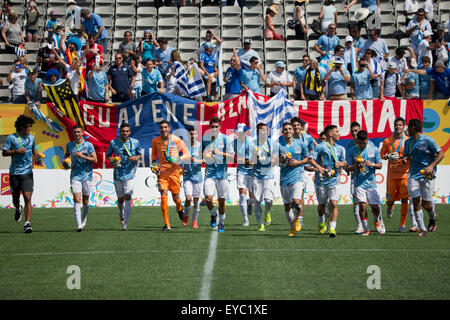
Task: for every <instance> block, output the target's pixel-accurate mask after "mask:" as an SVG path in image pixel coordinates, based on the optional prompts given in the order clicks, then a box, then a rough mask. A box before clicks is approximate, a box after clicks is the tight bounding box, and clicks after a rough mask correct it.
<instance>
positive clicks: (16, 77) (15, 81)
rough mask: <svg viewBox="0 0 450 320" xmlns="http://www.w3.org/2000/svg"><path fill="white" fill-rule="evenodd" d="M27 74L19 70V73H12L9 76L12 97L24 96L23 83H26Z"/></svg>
mask: <svg viewBox="0 0 450 320" xmlns="http://www.w3.org/2000/svg"><path fill="white" fill-rule="evenodd" d="M27 78H28V76H27V73H26V71H25V69H22V70H20V72H16V71H14V72H12V74H11V80H12V83H11V86H12V90H11V93H12V94H13V96H22V95H24V94H25V82H26V81H27Z"/></svg>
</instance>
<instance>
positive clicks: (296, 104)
mask: <svg viewBox="0 0 450 320" xmlns="http://www.w3.org/2000/svg"><path fill="white" fill-rule="evenodd" d="M294 108H298V109H300V108H302V110H308V101H294Z"/></svg>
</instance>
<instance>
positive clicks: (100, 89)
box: [87, 58, 109, 103]
mask: <svg viewBox="0 0 450 320" xmlns="http://www.w3.org/2000/svg"><path fill="white" fill-rule="evenodd" d="M102 66H103V59H102V58H100V59H99V62H98V63H96V64H95V65H94V66H93V68H92V70H90V71H89V72H88V74H87V88H88V97H87V100H88V101H92V102H99V103H105V102H106V101H108V100H109V94H108V89H109V86H108V76H107V75H106V72H105V71H103V70H102Z"/></svg>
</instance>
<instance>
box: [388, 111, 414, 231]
mask: <svg viewBox="0 0 450 320" xmlns="http://www.w3.org/2000/svg"><path fill="white" fill-rule="evenodd" d="M405 124H406V123H405V119H403V118H401V117H399V118H396V119H395V120H394V134H393V135H392V137H389V138H386V139H385V140H384V142H383V146H382V147H381V150H380V156H381V158H382V159H385V160H388V171H387V179H386V180H387V183H386V203H387V207H388V210H387V217H388V218H391V217H392V214H393V212H394V202H395V201H398V200H401V203H402V206H401V209H400V214H401V217H400V228H399V231H400V232H405V231H406V227H405V224H406V218H407V216H408V208H409V204H408V199H409V195H408V170H409V163H408V162H404V161H403V160H402V157H403V148H404V144H405V141H406V139H408V136H407V135H406V133H405ZM413 223H414V221H413Z"/></svg>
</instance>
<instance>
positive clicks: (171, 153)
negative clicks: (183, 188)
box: [152, 120, 191, 231]
mask: <svg viewBox="0 0 450 320" xmlns="http://www.w3.org/2000/svg"><path fill="white" fill-rule="evenodd" d="M159 132H160V133H161V135H160V136H159V137H156V138H155V139H153V140H152V169H153V168H156V167H158V169H159V170H152V171H154V172H156V173H157V175H158V184H157V186H158V190H159V192H160V193H161V212H162V216H163V219H164V228H163V231H170V223H169V207H168V204H167V200H168V195H169V191H170V192H172V199H173V202H175V204H176V206H177V212H178V216H179V218H180V220H183V216H184V212H183V206H182V205H181V198H180V162H182V161H186V160H188V159H190V158H191V155H190V153H189V150H188V148H187V147H186V144H185V143H184V142H183V140H181V139H180V138H179V137H177V136H174V135H173V134H171V133H170V123H169V122H168V121H166V120H163V121H161V122H160V123H159Z"/></svg>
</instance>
